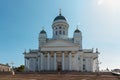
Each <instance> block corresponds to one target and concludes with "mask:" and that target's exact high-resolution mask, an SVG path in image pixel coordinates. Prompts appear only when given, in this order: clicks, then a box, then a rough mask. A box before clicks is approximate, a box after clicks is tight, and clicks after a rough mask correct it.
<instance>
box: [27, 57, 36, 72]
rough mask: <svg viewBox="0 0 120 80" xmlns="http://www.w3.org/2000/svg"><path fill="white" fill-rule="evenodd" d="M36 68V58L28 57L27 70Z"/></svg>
mask: <svg viewBox="0 0 120 80" xmlns="http://www.w3.org/2000/svg"><path fill="white" fill-rule="evenodd" d="M35 70H36V58H30V59H29V71H35Z"/></svg>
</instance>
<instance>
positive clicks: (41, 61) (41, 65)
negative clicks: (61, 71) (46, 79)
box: [40, 53, 43, 71]
mask: <svg viewBox="0 0 120 80" xmlns="http://www.w3.org/2000/svg"><path fill="white" fill-rule="evenodd" d="M40 68H41V69H40V70H41V71H42V70H43V53H41V54H40Z"/></svg>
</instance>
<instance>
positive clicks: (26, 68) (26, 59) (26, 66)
mask: <svg viewBox="0 0 120 80" xmlns="http://www.w3.org/2000/svg"><path fill="white" fill-rule="evenodd" d="M25 70H27V59H26V58H25Z"/></svg>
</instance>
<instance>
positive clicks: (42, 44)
mask: <svg viewBox="0 0 120 80" xmlns="http://www.w3.org/2000/svg"><path fill="white" fill-rule="evenodd" d="M52 29H53V37H52V38H47V33H46V31H45V30H44V29H43V30H42V31H40V33H39V48H38V49H36V50H29V52H26V51H25V52H24V58H25V70H26V71H39V72H40V71H81V72H84V71H85V72H86V71H87V72H97V71H99V65H98V54H99V52H98V50H97V49H96V51H95V52H94V51H93V49H83V48H82V32H81V31H80V30H79V29H78V28H77V29H76V30H75V31H74V34H73V38H69V37H68V29H69V24H68V22H67V20H66V18H65V17H64V16H63V15H62V14H61V12H60V13H59V15H58V16H57V17H55V19H54V21H53V23H52Z"/></svg>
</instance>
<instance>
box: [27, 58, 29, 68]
mask: <svg viewBox="0 0 120 80" xmlns="http://www.w3.org/2000/svg"><path fill="white" fill-rule="evenodd" d="M27 69H29V58H27Z"/></svg>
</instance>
